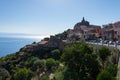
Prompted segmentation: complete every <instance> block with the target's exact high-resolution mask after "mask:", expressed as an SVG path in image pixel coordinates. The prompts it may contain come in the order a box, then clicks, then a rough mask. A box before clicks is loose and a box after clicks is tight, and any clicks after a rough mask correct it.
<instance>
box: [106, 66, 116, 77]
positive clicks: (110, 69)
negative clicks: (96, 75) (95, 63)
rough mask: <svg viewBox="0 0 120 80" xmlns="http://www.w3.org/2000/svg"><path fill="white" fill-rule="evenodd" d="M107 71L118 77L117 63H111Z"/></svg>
mask: <svg viewBox="0 0 120 80" xmlns="http://www.w3.org/2000/svg"><path fill="white" fill-rule="evenodd" d="M107 71H108V72H109V73H110V74H111V75H112V76H113V77H116V74H117V65H116V64H110V65H109V66H108V67H107Z"/></svg>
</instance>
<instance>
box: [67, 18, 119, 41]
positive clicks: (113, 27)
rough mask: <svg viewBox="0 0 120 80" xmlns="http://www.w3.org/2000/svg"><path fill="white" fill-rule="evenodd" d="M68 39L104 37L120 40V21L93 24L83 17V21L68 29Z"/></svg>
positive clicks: (105, 38)
mask: <svg viewBox="0 0 120 80" xmlns="http://www.w3.org/2000/svg"><path fill="white" fill-rule="evenodd" d="M66 33H67V39H74V38H75V39H76V40H82V41H83V40H91V39H98V38H102V39H103V40H112V41H116V40H120V22H116V23H114V24H107V25H103V26H102V27H101V26H98V25H91V24H90V23H89V22H88V21H86V20H85V19H84V17H83V19H82V21H81V22H78V23H77V24H75V26H74V28H73V29H68V30H67V31H66Z"/></svg>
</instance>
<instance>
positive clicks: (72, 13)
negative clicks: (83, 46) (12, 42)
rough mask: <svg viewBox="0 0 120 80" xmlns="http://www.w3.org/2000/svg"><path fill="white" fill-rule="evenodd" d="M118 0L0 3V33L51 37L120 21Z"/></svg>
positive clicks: (4, 0) (12, 0) (0, 0)
mask: <svg viewBox="0 0 120 80" xmlns="http://www.w3.org/2000/svg"><path fill="white" fill-rule="evenodd" d="M119 3H120V0H0V33H23V34H41V35H53V34H57V33H61V32H63V31H64V30H67V29H69V28H70V29H72V28H73V27H74V25H75V24H76V23H77V22H80V21H81V19H82V17H85V19H86V20H87V21H89V22H90V24H95V25H104V24H109V23H114V22H116V21H120V5H119Z"/></svg>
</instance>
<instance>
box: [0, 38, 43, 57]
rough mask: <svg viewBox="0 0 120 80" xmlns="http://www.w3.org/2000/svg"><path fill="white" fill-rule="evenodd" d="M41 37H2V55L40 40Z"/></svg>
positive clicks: (0, 44)
mask: <svg viewBox="0 0 120 80" xmlns="http://www.w3.org/2000/svg"><path fill="white" fill-rule="evenodd" d="M40 40H41V39H40V38H32V37H31V38H28V37H27V38H25V37H23V38H22V37H0V57H4V56H6V55H8V54H12V53H15V52H17V51H19V50H20V48H22V47H24V46H25V45H28V44H32V43H33V42H39V41H40Z"/></svg>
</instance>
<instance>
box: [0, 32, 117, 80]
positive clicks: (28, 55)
mask: <svg viewBox="0 0 120 80" xmlns="http://www.w3.org/2000/svg"><path fill="white" fill-rule="evenodd" d="M57 36H58V37H60V38H63V39H64V38H65V37H66V33H65V32H64V35H62V36H60V35H57ZM36 44H37V43H34V45H36ZM97 48H98V49H94V46H93V45H89V44H87V43H84V42H80V43H76V42H74V43H72V44H70V45H67V46H66V47H65V48H63V49H59V48H58V47H45V46H42V47H40V46H38V47H35V48H30V49H27V48H26V49H24V48H21V49H20V51H19V52H17V53H16V54H12V55H8V56H6V57H2V58H0V80H115V77H116V73H117V64H116V60H117V59H116V57H117V55H115V54H113V52H114V53H116V54H117V50H112V49H109V48H107V47H104V46H103V47H97Z"/></svg>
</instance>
